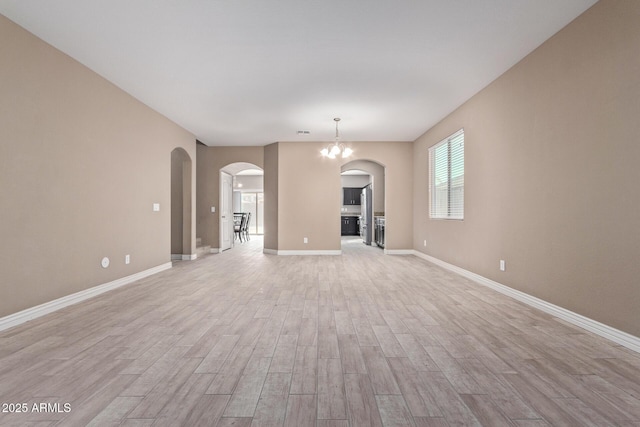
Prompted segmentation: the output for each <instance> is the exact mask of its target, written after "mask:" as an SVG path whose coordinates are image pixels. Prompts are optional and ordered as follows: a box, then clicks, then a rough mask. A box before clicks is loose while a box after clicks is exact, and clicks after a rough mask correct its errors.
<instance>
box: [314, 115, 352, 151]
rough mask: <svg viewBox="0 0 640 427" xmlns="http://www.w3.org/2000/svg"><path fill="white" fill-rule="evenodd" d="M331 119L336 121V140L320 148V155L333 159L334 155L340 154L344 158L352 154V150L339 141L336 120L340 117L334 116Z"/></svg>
mask: <svg viewBox="0 0 640 427" xmlns="http://www.w3.org/2000/svg"><path fill="white" fill-rule="evenodd" d="M333 121H334V122H336V141H335V142H334V143H333V144H330V145H329V146H328V147H326V148H323V149H322V150H320V154H322V157H328V158H330V159H335V158H336V156H339V155H342V158H343V159H346V158H347V157H349V156H350V155H352V154H353V150H352V149H351V148H350V147H347V146H345V145H344V144H343V143H341V142H340V134H339V133H338V122H339V121H340V118H339V117H336V118H335V119H333Z"/></svg>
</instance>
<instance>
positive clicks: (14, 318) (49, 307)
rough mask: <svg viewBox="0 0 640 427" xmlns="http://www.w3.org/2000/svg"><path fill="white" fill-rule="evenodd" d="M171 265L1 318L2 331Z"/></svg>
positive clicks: (0, 327) (158, 271) (94, 287)
mask: <svg viewBox="0 0 640 427" xmlns="http://www.w3.org/2000/svg"><path fill="white" fill-rule="evenodd" d="M171 266H172V265H171V263H170V262H167V263H164V264H161V265H159V266H157V267H153V268H150V269H148V270H144V271H141V272H139V273H135V274H132V275H130V276H126V277H123V278H120V279H116V280H114V281H111V282H108V283H104V284H102V285H98V286H93V287H91V288H89V289H85V290H84V291H80V292H76V293H74V294H71V295H67V296H64V297H62V298H58V299H55V300H53V301H49V302H46V303H44V304H40V305H37V306H35V307H31V308H27V309H26V310H22V311H19V312H17V313H14V314H10V315H8V316H5V317H2V318H0V331H2V330H5V329H9V328H12V327H14V326H18V325H20V324H21V323H24V322H27V321H29V320H33V319H36V318H38V317H41V316H44V315H45V314H49V313H53V312H54V311H56V310H60V309H61V308H64V307H68V306H70V305H73V304H77V303H79V302H82V301H85V300H87V299H89V298H93V297H95V296H98V295H100V294H103V293H105V292H108V291H111V290H113V289H116V288H119V287H121V286H124V285H128V284H130V283H133V282H135V281H136V280H140V279H144V278H145V277H147V276H151V275H153V274H156V273H160V272H161V271H164V270H168V269H170V268H171Z"/></svg>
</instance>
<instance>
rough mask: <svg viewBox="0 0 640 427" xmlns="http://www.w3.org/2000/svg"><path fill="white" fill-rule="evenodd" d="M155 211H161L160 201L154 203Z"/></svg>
mask: <svg viewBox="0 0 640 427" xmlns="http://www.w3.org/2000/svg"><path fill="white" fill-rule="evenodd" d="M153 211H154V212H160V203H154V204H153Z"/></svg>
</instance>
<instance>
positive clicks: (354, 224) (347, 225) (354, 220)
mask: <svg viewBox="0 0 640 427" xmlns="http://www.w3.org/2000/svg"><path fill="white" fill-rule="evenodd" d="M340 221H341V222H340V234H341V235H342V236H358V235H360V219H359V218H358V217H357V216H343V217H340Z"/></svg>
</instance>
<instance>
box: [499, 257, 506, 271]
mask: <svg viewBox="0 0 640 427" xmlns="http://www.w3.org/2000/svg"><path fill="white" fill-rule="evenodd" d="M506 269H507V263H506V262H504V260H503V259H501V260H500V271H505V270H506Z"/></svg>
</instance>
